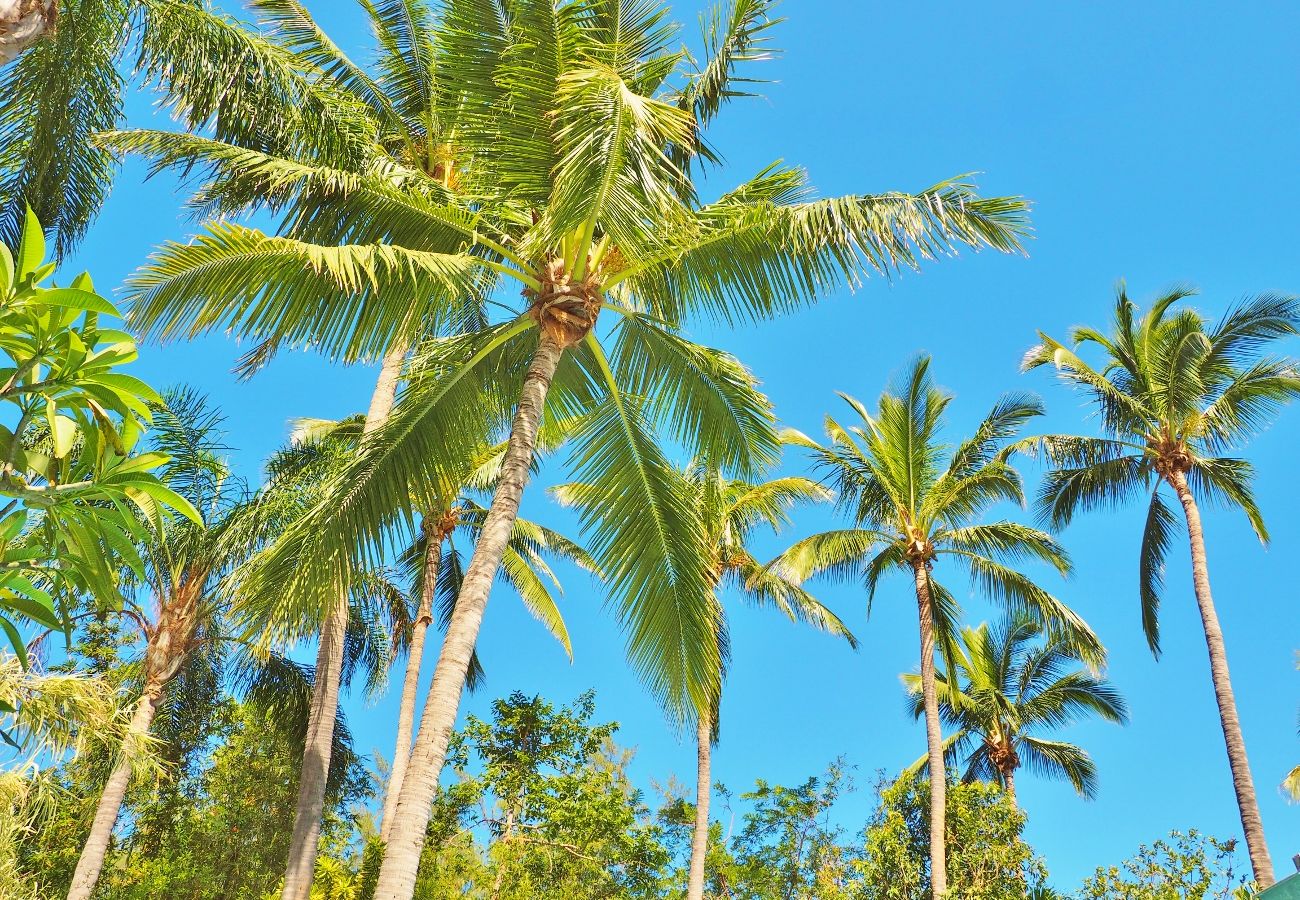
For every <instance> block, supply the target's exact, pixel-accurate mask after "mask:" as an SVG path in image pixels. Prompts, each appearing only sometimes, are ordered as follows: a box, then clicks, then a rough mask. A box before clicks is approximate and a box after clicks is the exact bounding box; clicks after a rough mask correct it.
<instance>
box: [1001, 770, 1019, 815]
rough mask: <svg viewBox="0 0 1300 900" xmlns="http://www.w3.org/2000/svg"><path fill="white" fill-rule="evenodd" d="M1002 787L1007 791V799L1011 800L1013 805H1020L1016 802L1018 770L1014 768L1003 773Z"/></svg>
mask: <svg viewBox="0 0 1300 900" xmlns="http://www.w3.org/2000/svg"><path fill="white" fill-rule="evenodd" d="M1002 789H1003V790H1004V791H1006V793H1007V799H1008V800H1010V801H1011V805H1012V806H1016V805H1018V804H1017V803H1016V772H1015V770H1014V769H1012V770H1011V771H1010V772H1003V773H1002Z"/></svg>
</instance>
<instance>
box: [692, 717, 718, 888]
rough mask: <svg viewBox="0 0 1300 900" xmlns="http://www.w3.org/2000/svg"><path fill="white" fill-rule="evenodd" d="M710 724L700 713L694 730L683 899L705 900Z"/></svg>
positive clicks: (711, 783)
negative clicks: (690, 820) (692, 792)
mask: <svg viewBox="0 0 1300 900" xmlns="http://www.w3.org/2000/svg"><path fill="white" fill-rule="evenodd" d="M712 743H713V725H712V723H711V722H710V721H709V717H708V716H706V715H704V714H703V713H701V714H700V721H699V723H698V725H697V726H696V729H695V830H694V831H693V832H691V863H690V869H689V874H688V876H687V879H686V900H704V858H705V857H706V856H707V855H708V852H709V796H710V792H711V791H712V788H713V776H712V774H711V770H712V756H713V746H712Z"/></svg>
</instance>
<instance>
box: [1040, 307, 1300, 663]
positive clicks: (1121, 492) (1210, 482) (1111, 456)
mask: <svg viewBox="0 0 1300 900" xmlns="http://www.w3.org/2000/svg"><path fill="white" fill-rule="evenodd" d="M1191 295H1192V291H1191V290H1190V289H1187V288H1176V289H1174V290H1172V291H1169V292H1167V293H1165V294H1163V295H1161V296H1160V297H1158V298H1156V300H1155V301H1154V302H1153V303H1152V304H1151V307H1150V308H1149V309H1148V310H1147V311H1146V312H1145V313H1141V312H1140V310H1139V308H1138V306H1137V304H1135V303H1134V302H1133V301H1132V300H1130V299H1129V297H1128V293H1127V291H1126V289H1125V288H1124V286H1123V285H1122V284H1121V285H1120V287H1119V289H1118V290H1117V292H1116V298H1115V307H1114V313H1113V317H1112V321H1111V328H1110V331H1109V332H1108V333H1107V332H1102V331H1100V330H1098V329H1096V328H1090V327H1077V328H1075V329H1073V330H1072V332H1071V334H1070V343H1069V344H1068V345H1067V344H1066V343H1063V342H1061V341H1058V340H1056V339H1054V338H1052V337H1049V336H1048V335H1045V334H1040V338H1041V343H1040V344H1038V345H1037V346H1035V347H1034V348H1032V349H1031V350H1030V351H1029V352H1028V353H1027V354H1026V355H1025V359H1024V368H1025V369H1034V368H1038V367H1040V366H1046V365H1052V366H1054V367H1055V369H1056V372H1057V375H1058V376H1059V377H1060V379H1061V380H1062V381H1064V382H1065V383H1066V384H1068V385H1070V386H1072V387H1074V388H1075V389H1077V390H1079V391H1080V392H1081V393H1082V394H1083V395H1084V396H1085V397H1086V398H1087V399H1088V400H1089V401H1090V402H1091V403H1092V405H1093V406H1094V407H1095V408H1096V411H1097V417H1098V421H1099V424H1100V427H1101V431H1102V436H1101V437H1086V436H1076V435H1049V436H1046V437H1043V438H1041V439H1035V440H1034V441H1030V442H1026V443H1025V444H1023V445H1022V446H1023V448H1024V449H1026V450H1042V451H1043V452H1044V453H1045V455H1046V456H1047V458H1048V459H1049V460H1050V461H1051V463H1052V466H1053V468H1052V470H1051V471H1050V472H1049V473H1048V475H1047V477H1046V478H1045V480H1044V482H1043V486H1042V488H1041V489H1040V491H1039V496H1038V506H1039V508H1040V510H1041V513H1042V516H1043V518H1044V520H1045V521H1046V522H1047V523H1048V524H1049V525H1050V526H1051V527H1052V528H1053V529H1060V528H1064V527H1065V526H1067V525H1069V524H1070V522H1071V521H1072V520H1073V518H1074V516H1075V515H1076V514H1078V513H1079V512H1086V511H1090V510H1093V509H1113V508H1116V507H1118V506H1119V505H1121V504H1123V503H1124V502H1126V501H1128V500H1130V499H1132V498H1133V497H1134V496H1135V495H1138V494H1141V493H1147V492H1149V493H1150V502H1149V505H1148V511H1147V518H1146V525H1145V529H1144V533H1143V538H1142V551H1141V561H1140V569H1141V572H1140V590H1141V598H1142V623H1143V629H1144V630H1145V632H1146V637H1147V642H1148V644H1150V646H1151V649H1152V652H1154V653H1157V654H1158V653H1159V648H1160V639H1159V623H1158V611H1159V605H1160V594H1161V589H1162V587H1163V582H1164V559H1165V555H1166V554H1167V552H1168V549H1169V547H1170V545H1171V542H1172V540H1173V535H1174V529H1175V527H1176V519H1175V517H1174V514H1173V512H1172V511H1171V510H1170V508H1169V507H1168V505H1167V504H1166V503H1165V501H1164V500H1163V499H1162V497H1161V493H1160V486H1161V485H1162V484H1165V485H1168V486H1170V487H1172V488H1173V489H1174V490H1175V492H1177V491H1179V490H1180V489H1186V490H1187V491H1189V492H1190V494H1191V496H1193V497H1195V498H1196V499H1197V501H1199V502H1210V503H1217V504H1224V505H1227V506H1233V507H1237V508H1239V509H1241V510H1242V512H1244V513H1245V515H1246V517H1247V519H1248V520H1249V522H1250V525H1251V528H1252V529H1253V530H1254V532H1255V534H1256V535H1257V536H1258V537H1259V539H1260V541H1261V542H1264V543H1267V541H1268V529H1267V527H1266V526H1265V524H1264V519H1263V516H1262V514H1261V513H1260V510H1259V507H1258V504H1257V503H1256V501H1255V496H1254V492H1253V489H1252V486H1251V480H1252V478H1253V476H1254V467H1253V466H1252V465H1251V464H1250V462H1248V461H1247V460H1245V459H1240V458H1235V457H1232V456H1226V455H1223V454H1226V453H1230V452H1232V451H1233V450H1235V449H1237V448H1240V447H1241V446H1242V445H1243V444H1244V443H1246V442H1247V441H1248V440H1249V439H1250V438H1251V437H1252V436H1254V435H1255V434H1257V433H1259V432H1260V431H1261V430H1262V429H1264V428H1265V427H1267V426H1268V425H1269V424H1270V423H1271V422H1272V421H1273V419H1274V418H1275V417H1276V415H1277V413H1278V411H1279V410H1280V409H1281V407H1282V406H1283V405H1285V404H1286V403H1287V402H1288V401H1289V400H1291V399H1293V398H1295V397H1296V396H1298V395H1300V371H1297V369H1296V366H1295V364H1294V362H1293V361H1292V360H1290V359H1288V358H1286V357H1282V356H1279V355H1274V354H1270V353H1269V352H1268V348H1269V346H1270V345H1271V344H1273V343H1274V342H1276V341H1278V340H1280V339H1282V338H1285V337H1287V336H1289V335H1293V334H1295V333H1296V331H1297V326H1298V325H1300V300H1298V299H1297V298H1295V297H1291V296H1286V295H1281V294H1260V295H1258V296H1255V297H1249V298H1247V299H1245V300H1243V301H1241V302H1240V303H1238V304H1236V305H1235V306H1233V307H1232V308H1231V309H1229V310H1228V311H1227V312H1226V313H1225V314H1224V316H1223V317H1222V318H1221V319H1220V320H1219V321H1218V322H1217V323H1214V324H1210V322H1208V321H1207V320H1206V318H1205V317H1204V316H1203V315H1201V314H1200V313H1199V312H1197V311H1196V310H1194V309H1192V308H1190V307H1188V306H1186V305H1183V304H1182V301H1184V300H1185V299H1186V298H1188V297H1189V296H1191ZM1089 350H1099V351H1100V360H1099V361H1098V362H1096V363H1090V362H1088V361H1087V360H1085V359H1084V357H1083V354H1084V353H1085V352H1086V351H1089Z"/></svg>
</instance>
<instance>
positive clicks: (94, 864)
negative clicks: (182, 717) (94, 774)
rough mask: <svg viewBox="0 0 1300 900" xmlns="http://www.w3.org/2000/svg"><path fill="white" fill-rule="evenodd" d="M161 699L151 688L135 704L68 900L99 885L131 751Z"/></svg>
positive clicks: (81, 899) (83, 897) (79, 899)
mask: <svg viewBox="0 0 1300 900" xmlns="http://www.w3.org/2000/svg"><path fill="white" fill-rule="evenodd" d="M161 699H162V685H153V686H151V687H150V688H148V689H146V690H145V692H144V695H143V696H142V697H141V698H140V700H139V702H137V703H136V707H135V712H134V713H133V714H132V716H131V723H130V725H128V726H127V732H126V737H125V738H124V740H123V741H122V753H121V756H120V758H119V759H118V761H117V765H115V766H114V767H113V771H112V773H111V774H110V775H109V776H108V783H107V784H105V785H104V792H103V793H102V794H100V795H99V805H98V806H96V807H95V818H94V819H93V820H92V821H91V825H90V835H89V836H88V837H87V838H86V843H85V845H84V846H83V847H82V848H81V857H80V858H79V859H78V860H77V869H76V871H75V872H74V873H73V875H72V884H71V886H70V887H69V888H68V900H90V895H91V894H93V893H94V892H95V885H96V884H98V883H99V873H100V872H101V871H102V870H103V868H104V858H105V857H106V856H107V855H108V845H109V842H110V841H111V840H112V837H113V826H114V825H116V824H117V815H118V813H119V812H120V811H121V809H122V800H123V799H124V798H125V797H126V789H127V787H128V786H129V785H130V783H131V751H132V748H133V746H134V744H136V743H138V742H139V741H140V740H141V739H142V738H144V737H145V735H147V734H148V733H149V728H150V726H151V725H153V717H154V714H155V713H156V712H157V711H158V701H159V700H161Z"/></svg>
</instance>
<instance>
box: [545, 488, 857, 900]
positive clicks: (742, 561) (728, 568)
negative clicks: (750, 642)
mask: <svg viewBox="0 0 1300 900" xmlns="http://www.w3.org/2000/svg"><path fill="white" fill-rule="evenodd" d="M668 477H669V478H670V479H671V481H672V485H673V489H674V490H676V491H679V492H683V493H684V494H685V500H684V501H683V502H684V504H686V505H688V506H689V507H692V508H693V510H694V515H693V516H692V519H691V521H690V523H689V524H690V526H691V527H690V529H689V531H687V532H684V533H682V534H680V535H677V538H676V539H677V540H678V541H679V542H681V543H684V544H687V545H691V546H693V547H694V552H695V553H697V554H699V555H701V556H702V557H703V569H704V572H705V578H706V580H707V588H708V591H707V595H706V597H705V599H706V601H707V602H708V604H709V610H710V612H709V615H710V616H711V617H712V619H713V621H714V628H715V629H716V637H715V642H716V649H715V650H714V651H713V652H714V653H716V658H717V659H720V660H721V661H722V662H723V663H724V667H723V668H722V669H720V670H719V672H718V675H717V683H716V685H715V687H714V695H713V697H712V699H711V702H710V704H709V706H708V707H706V708H705V709H703V710H697V711H696V714H695V738H696V763H697V768H696V783H695V796H696V801H695V827H694V831H693V832H692V839H691V857H690V866H689V869H688V878H687V889H686V897H687V900H702V898H703V896H704V874H705V873H704V859H705V853H706V851H707V849H708V839H709V800H710V791H711V788H712V784H713V782H712V780H711V776H710V771H711V768H712V749H713V747H714V746H715V745H716V743H717V740H718V710H719V708H720V704H721V689H722V680H723V677H724V675H725V662H726V659H727V657H728V651H729V648H730V646H731V640H730V629H729V627H728V624H727V615H726V607H725V605H724V603H723V598H724V591H729V592H731V593H735V594H738V595H739V596H740V597H741V598H742V599H743V600H744V601H745V602H747V603H749V604H751V605H753V606H758V607H771V608H774V609H776V610H778V611H780V612H781V613H783V614H784V615H786V616H787V617H788V618H790V619H791V620H792V621H796V622H803V623H806V624H809V625H812V626H814V627H816V628H819V629H821V630H822V631H826V632H828V633H830V634H834V635H838V636H840V637H843V638H844V639H845V640H847V641H848V642H849V644H850V646H854V647H856V646H857V640H856V639H855V638H854V637H853V635H852V633H851V632H850V631H849V629H848V628H847V627H846V626H845V625H844V623H843V622H841V621H840V620H839V618H838V617H837V616H836V615H835V614H834V613H833V612H831V611H830V610H829V609H827V608H826V607H825V606H823V605H822V604H821V603H819V602H818V601H817V600H816V599H815V598H814V597H813V596H812V595H811V594H809V593H808V592H807V591H805V590H804V589H803V588H802V587H800V586H799V585H797V584H795V583H794V582H792V581H791V580H790V579H789V578H787V577H785V575H784V574H783V573H782V572H781V571H779V570H776V569H773V568H770V567H768V566H765V565H764V564H763V563H761V562H759V561H758V559H756V558H755V557H754V555H753V553H752V552H751V550H750V544H751V541H752V538H753V536H754V533H755V531H757V530H758V529H760V528H762V527H764V526H766V527H768V528H770V529H771V530H772V531H773V533H776V532H779V531H780V530H781V529H782V528H783V527H785V526H787V525H789V524H790V518H789V513H790V510H791V509H793V508H794V507H795V506H798V505H801V504H804V503H814V502H819V501H826V500H829V499H831V494H830V492H829V491H828V490H826V489H825V488H824V487H822V486H821V485H819V484H817V483H816V482H814V481H811V480H809V479H807V478H801V477H788V478H774V479H770V480H752V481H751V480H745V479H736V478H727V477H725V476H724V475H722V473H720V472H719V471H717V470H716V469H714V468H712V467H710V466H708V465H706V464H695V465H692V466H690V467H689V468H687V469H686V470H684V471H674V472H672V473H670V474H669V476H668ZM555 492H556V494H557V495H558V496H559V498H560V499H561V501H562V502H564V503H565V504H566V505H573V506H576V507H577V508H578V510H579V513H580V515H581V520H582V522H583V525H584V527H585V528H587V529H589V530H590V531H591V532H592V534H593V539H594V542H595V545H596V546H597V547H599V548H603V549H604V550H605V551H606V552H607V553H608V552H609V551H610V550H611V549H612V548H613V547H614V546H616V545H618V544H620V543H622V542H623V541H624V540H626V539H627V538H626V537H625V536H624V535H623V534H622V533H621V532H620V531H618V530H616V529H617V526H618V525H619V524H622V523H623V520H621V519H619V518H618V517H611V518H610V519H609V520H607V519H606V518H605V517H604V516H603V514H602V511H603V509H604V508H605V507H606V506H607V505H609V504H610V503H611V501H612V499H613V498H611V497H609V496H607V495H606V494H605V491H604V489H603V488H602V486H601V485H598V484H578V483H575V484H568V485H563V486H561V487H559V488H556V489H555ZM618 552H619V553H622V552H626V551H625V550H623V549H620V550H619V551H618ZM671 562H672V561H671V560H668V559H665V560H661V561H660V564H662V565H669V564H671ZM646 612H647V613H650V614H653V615H657V616H660V617H664V616H672V615H673V614H674V613H673V604H663V605H662V608H660V609H655V610H646ZM627 624H628V625H629V626H630V627H631V628H633V629H635V628H638V627H646V624H645V623H642V622H639V621H630V622H628V623H627ZM710 656H711V658H713V654H712V653H711V654H710ZM635 664H636V666H637V668H638V669H640V670H641V671H642V673H643V674H644V675H645V676H646V677H647V678H649V679H650V680H652V681H657V680H661V679H663V678H664V677H665V675H664V673H665V672H667V671H670V670H671V668H672V666H673V665H674V664H675V661H673V660H671V659H663V658H651V657H646V656H642V657H641V658H638V659H635Z"/></svg>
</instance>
